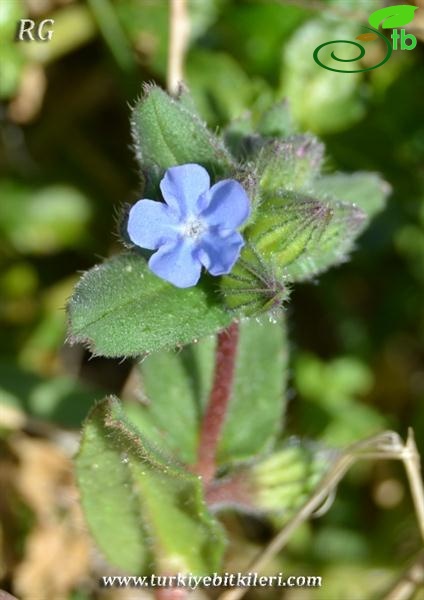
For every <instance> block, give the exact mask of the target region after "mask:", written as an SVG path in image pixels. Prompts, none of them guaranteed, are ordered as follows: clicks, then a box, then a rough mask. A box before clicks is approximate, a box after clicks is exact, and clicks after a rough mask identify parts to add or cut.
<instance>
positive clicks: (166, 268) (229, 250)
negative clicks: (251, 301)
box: [128, 164, 250, 288]
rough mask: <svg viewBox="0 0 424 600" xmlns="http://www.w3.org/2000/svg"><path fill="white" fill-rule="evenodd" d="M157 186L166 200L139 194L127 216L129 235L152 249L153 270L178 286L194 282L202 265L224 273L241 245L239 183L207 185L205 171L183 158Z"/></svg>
mask: <svg viewBox="0 0 424 600" xmlns="http://www.w3.org/2000/svg"><path fill="white" fill-rule="evenodd" d="M160 189H161V191H162V195H163V197H164V200H165V202H166V204H164V203H162V202H155V201H154V200H144V199H143V200H139V201H138V202H136V204H134V206H133V207H132V208H131V210H130V213H129V217H128V235H129V237H130V239H131V241H132V242H133V243H134V244H136V245H137V246H140V247H141V248H147V249H148V250H157V252H155V253H154V254H153V255H152V256H151V258H150V260H149V267H150V269H151V270H152V271H153V273H155V274H156V275H158V277H161V278H162V279H165V280H166V281H169V282H170V283H172V284H174V285H175V286H177V287H180V288H186V287H191V286H193V285H196V283H197V282H198V281H199V278H200V272H201V270H202V266H203V267H205V268H206V269H207V270H208V271H209V273H211V275H224V274H226V273H229V272H230V271H231V269H232V268H233V266H234V263H235V262H236V260H237V259H238V257H239V255H240V250H241V248H242V247H243V245H244V240H243V238H242V236H241V234H240V233H239V232H238V231H236V228H237V227H239V226H240V225H241V224H242V223H243V222H244V221H245V220H246V219H247V217H248V216H249V212H250V204H249V199H248V197H247V194H246V192H245V191H244V189H243V187H242V186H241V185H240V183H238V182H237V181H235V180H234V179H224V180H223V181H219V182H218V183H216V184H215V185H213V186H212V187H211V188H210V179H209V175H208V173H207V171H206V170H205V169H204V168H203V167H201V166H200V165H196V164H187V165H181V166H178V167H171V168H170V169H168V170H167V171H166V173H165V176H164V178H163V179H162V181H161V183H160Z"/></svg>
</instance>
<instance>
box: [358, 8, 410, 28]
mask: <svg viewBox="0 0 424 600" xmlns="http://www.w3.org/2000/svg"><path fill="white" fill-rule="evenodd" d="M417 8H418V7H417V6H410V5H409V4H398V5H397V6H387V7H386V8H380V9H379V10H376V11H375V12H373V13H372V14H371V16H370V18H369V19H368V21H369V24H370V25H371V26H372V27H374V28H375V29H378V26H379V25H380V23H381V26H382V28H383V29H389V28H393V27H403V26H404V25H408V23H410V22H411V21H412V20H413V19H414V13H415V11H416V10H417Z"/></svg>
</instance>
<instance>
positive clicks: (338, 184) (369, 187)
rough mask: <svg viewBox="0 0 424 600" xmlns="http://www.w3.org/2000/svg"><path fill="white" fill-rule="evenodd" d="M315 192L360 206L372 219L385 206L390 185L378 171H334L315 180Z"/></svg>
mask: <svg viewBox="0 0 424 600" xmlns="http://www.w3.org/2000/svg"><path fill="white" fill-rule="evenodd" d="M313 187H314V192H316V193H317V194H318V195H319V196H320V197H321V198H323V199H325V200H328V201H329V202H331V201H332V200H339V201H342V202H350V203H352V204H355V205H356V206H359V208H361V209H362V210H363V211H364V212H365V213H366V214H367V215H368V217H369V218H370V219H371V218H372V217H374V216H375V215H376V214H377V213H378V212H380V211H381V210H382V209H383V208H384V204H385V200H386V198H387V196H388V195H389V194H390V186H389V184H388V183H386V182H385V181H384V180H383V179H381V177H380V176H379V175H377V174H376V173H360V172H358V173H353V174H348V173H334V174H332V175H323V176H321V177H319V178H318V179H317V180H316V181H314V186H313Z"/></svg>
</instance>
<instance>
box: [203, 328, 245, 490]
mask: <svg viewBox="0 0 424 600" xmlns="http://www.w3.org/2000/svg"><path fill="white" fill-rule="evenodd" d="M238 339H239V327H238V324H237V323H232V324H231V325H230V326H229V327H228V328H227V329H225V330H224V331H221V333H219V334H218V341H217V347H216V355H215V372H214V378H213V383H212V390H211V393H210V396H209V402H208V406H207V408H206V412H205V414H204V417H203V421H202V427H201V430H200V439H199V452H198V460H197V465H196V467H195V471H196V472H197V473H198V474H199V475H201V476H202V477H203V482H204V484H205V486H206V485H207V484H209V483H210V482H211V481H212V480H213V478H214V475H215V472H216V452H217V447H218V442H219V439H220V435H221V432H222V427H223V425H224V421H225V417H226V414H227V408H228V402H229V400H230V395H231V390H232V387H233V379H234V370H235V361H236V353H237V345H238Z"/></svg>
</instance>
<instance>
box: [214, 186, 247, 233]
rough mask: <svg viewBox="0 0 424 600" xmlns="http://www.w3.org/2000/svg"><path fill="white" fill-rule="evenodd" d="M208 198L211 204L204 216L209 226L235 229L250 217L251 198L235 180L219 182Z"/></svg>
mask: <svg viewBox="0 0 424 600" xmlns="http://www.w3.org/2000/svg"><path fill="white" fill-rule="evenodd" d="M207 196H208V199H209V204H208V206H207V208H206V209H205V210H204V211H203V212H202V216H203V217H204V218H205V220H206V221H207V222H208V224H209V225H217V226H220V227H222V228H225V229H235V228H236V227H239V226H240V225H241V224H242V223H243V222H244V221H245V220H246V219H247V217H248V216H249V213H250V202H249V198H248V196H247V194H246V192H245V191H244V189H243V186H241V185H240V184H239V183H238V181H235V180H234V179H224V180H223V181H219V182H218V183H216V184H215V185H214V186H212V187H211V189H210V190H209V192H208V194H207Z"/></svg>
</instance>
